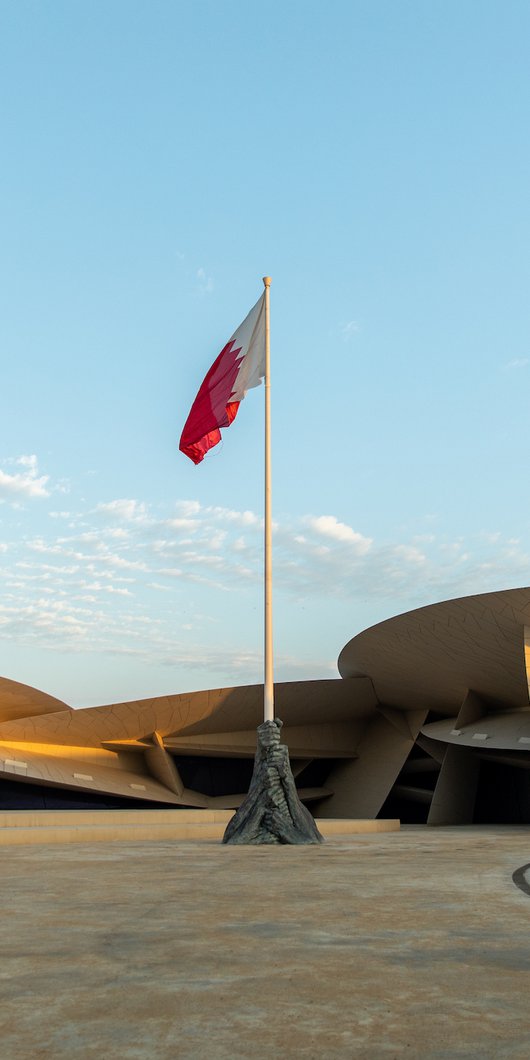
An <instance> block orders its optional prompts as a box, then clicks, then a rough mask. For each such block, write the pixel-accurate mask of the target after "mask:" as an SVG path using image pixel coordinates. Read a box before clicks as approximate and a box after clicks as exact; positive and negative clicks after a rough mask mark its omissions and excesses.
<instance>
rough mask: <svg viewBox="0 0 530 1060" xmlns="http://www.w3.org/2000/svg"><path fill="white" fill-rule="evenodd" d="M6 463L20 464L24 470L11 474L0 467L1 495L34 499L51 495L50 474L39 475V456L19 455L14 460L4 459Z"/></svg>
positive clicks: (11, 497)
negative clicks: (49, 487) (49, 486)
mask: <svg viewBox="0 0 530 1060" xmlns="http://www.w3.org/2000/svg"><path fill="white" fill-rule="evenodd" d="M4 463H7V464H15V465H18V466H19V467H20V468H22V470H21V471H15V472H13V474H11V473H9V472H8V471H2V470H1V469H0V497H7V498H8V499H10V500H12V499H13V498H15V499H16V500H19V499H20V498H26V499H27V500H34V499H35V498H41V497H49V496H50V490H49V489H48V482H49V480H50V476H49V475H39V470H38V463H37V457H36V456H35V455H34V454H32V455H31V456H19V457H16V458H15V459H14V460H10V461H4Z"/></svg>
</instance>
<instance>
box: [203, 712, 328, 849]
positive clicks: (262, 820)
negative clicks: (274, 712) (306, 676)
mask: <svg viewBox="0 0 530 1060" xmlns="http://www.w3.org/2000/svg"><path fill="white" fill-rule="evenodd" d="M281 726H282V722H281V721H280V719H279V718H275V719H274V721H264V722H263V723H262V724H261V725H259V726H258V746H257V749H256V757H255V759H254V772H253V774H252V780H251V782H250V788H249V790H248V795H247V797H246V799H245V801H244V802H242V803H241V806H240V807H239V809H238V810H237V812H236V813H235V815H234V817H232V820H231V821H229V823H228V825H227V828H226V831H225V834H224V836H223V843H234V844H240V845H244V844H254V845H258V844H271V843H290V844H293V845H297V846H301V845H307V844H310V843H323V842H324V840H323V838H322V836H321V835H320V832H319V831H318V828H317V826H316V824H315V822H314V820H313V817H312V816H311V814H310V813H309V810H307V809H306V808H305V806H303V805H302V803H301V802H300V799H299V798H298V792H297V790H296V785H295V782H294V777H293V774H292V772H291V764H290V762H289V751H288V749H287V747H286V745H285V744H281V743H280V729H281Z"/></svg>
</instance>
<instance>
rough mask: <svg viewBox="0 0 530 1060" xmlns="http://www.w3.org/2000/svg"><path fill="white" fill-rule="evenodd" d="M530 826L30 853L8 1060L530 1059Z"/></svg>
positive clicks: (7, 896)
mask: <svg viewBox="0 0 530 1060" xmlns="http://www.w3.org/2000/svg"><path fill="white" fill-rule="evenodd" d="M529 861H530V833H529V830H528V829H515V828H504V829H486V828H481V829H477V828H466V827H463V828H437V829H426V828H425V827H412V828H406V829H403V830H402V831H401V832H396V833H389V834H382V835H374V834H372V835H364V836H356V837H350V838H345V839H341V838H340V837H339V838H336V839H328V841H327V843H326V844H325V845H324V846H323V847H318V848H316V847H305V848H299V847H267V848H259V847H247V848H241V847H223V846H221V845H219V844H218V843H213V842H212V843H200V844H197V843H182V844H176V843H174V842H161V843H159V844H157V845H156V847H153V845H152V844H148V843H135V844H119V845H116V846H112V845H102V844H100V845H90V844H89V845H86V846H75V847H73V846H64V847H59V848H57V847H54V848H49V847H19V848H15V849H12V850H10V851H9V857H7V858H5V859H4V864H3V870H2V876H3V883H4V898H3V927H2V968H1V976H0V978H1V986H0V991H1V997H2V1004H1V1006H0V1035H1V1041H2V1055H3V1056H5V1057H6V1060H27V1058H29V1057H31V1058H33V1057H36V1058H46V1060H48V1058H49V1060H71V1058H72V1057H82V1058H83V1060H91V1058H94V1060H95V1058H98V1060H99V1058H101V1057H105V1060H174V1058H175V1057H179V1058H181V1060H233V1058H234V1057H237V1058H242V1060H246V1058H253V1060H256V1058H259V1060H261V1058H266V1060H270V1058H271V1057H291V1056H292V1057H307V1058H310V1060H317V1058H320V1057H325V1058H330V1060H333V1058H351V1057H355V1058H356V1060H357V1058H359V1060H381V1058H388V1060H400V1058H401V1057H403V1058H407V1060H453V1058H458V1060H476V1058H477V1057H480V1058H484V1060H499V1058H500V1060H508V1058H509V1060H527V1057H528V1056H529V1055H530V1017H529V1005H528V971H529V970H530V959H529V944H528V939H529V930H530V896H529V895H528V894H525V893H524V892H523V891H522V890H521V889H520V888H519V887H516V886H515V885H514V883H513V881H512V875H513V873H514V871H515V870H516V869H517V868H518V867H520V866H522V865H523V864H525V863H526V864H527V863H528V862H529Z"/></svg>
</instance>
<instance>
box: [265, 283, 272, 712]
mask: <svg viewBox="0 0 530 1060" xmlns="http://www.w3.org/2000/svg"><path fill="white" fill-rule="evenodd" d="M263 284H264V286H265V587H264V588H265V667H264V690H263V691H264V697H263V720H264V721H273V720H274V668H273V652H272V488H271V376H270V367H271V364H270V361H271V349H270V285H271V278H270V276H264V277H263Z"/></svg>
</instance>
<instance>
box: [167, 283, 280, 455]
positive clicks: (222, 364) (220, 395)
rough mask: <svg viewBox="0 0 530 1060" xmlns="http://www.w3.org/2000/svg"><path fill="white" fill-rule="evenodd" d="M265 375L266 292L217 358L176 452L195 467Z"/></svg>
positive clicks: (202, 385) (205, 380) (206, 377)
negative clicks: (187, 458) (249, 392)
mask: <svg viewBox="0 0 530 1060" xmlns="http://www.w3.org/2000/svg"><path fill="white" fill-rule="evenodd" d="M264 375H265V292H263V294H262V296H261V298H259V299H258V301H257V302H256V305H255V306H253V308H252V309H251V310H250V313H249V314H248V316H247V317H245V319H244V321H243V323H242V324H240V325H239V327H238V329H237V331H235V332H234V334H233V335H232V337H231V339H229V341H228V342H227V344H226V346H225V347H224V348H223V349H222V350H221V353H220V354H219V356H218V357H217V358H216V360H215V361H214V363H213V364H212V367H211V368H210V370H209V372H208V373H207V375H206V376H205V378H204V380H203V382H202V384H201V387H200V389H199V393H198V394H197V397H196V398H195V401H194V402H193V405H192V407H191V411H190V414H189V416H188V418H187V420H186V423H185V424H184V430H183V431H182V435H181V439H180V445H179V449H180V450H181V452H183V453H185V455H186V456H189V458H190V460H193V463H194V464H200V462H201V460H203V459H204V457H205V455H206V453H207V452H208V450H209V449H211V448H212V447H213V446H214V445H217V443H218V442H220V441H221V428H222V427H229V426H230V424H231V423H232V420H234V419H235V417H236V415H237V410H238V408H239V403H240V402H241V401H242V400H243V398H244V397H245V394H246V393H247V390H250V389H251V388H252V387H255V386H259V385H260V383H261V380H262V379H263V378H264Z"/></svg>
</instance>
